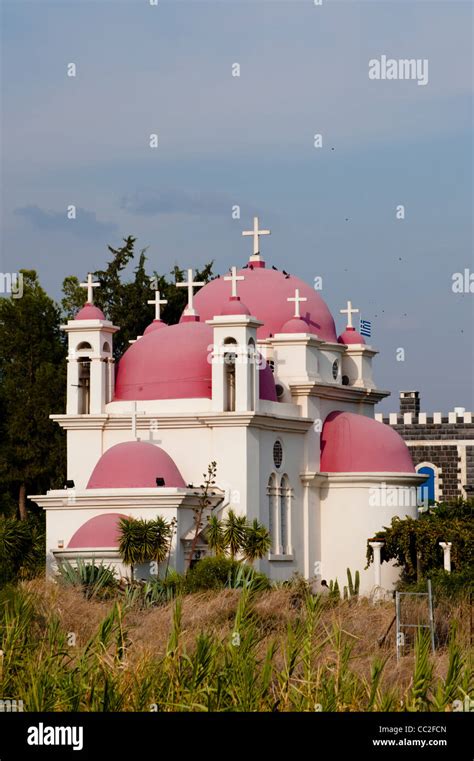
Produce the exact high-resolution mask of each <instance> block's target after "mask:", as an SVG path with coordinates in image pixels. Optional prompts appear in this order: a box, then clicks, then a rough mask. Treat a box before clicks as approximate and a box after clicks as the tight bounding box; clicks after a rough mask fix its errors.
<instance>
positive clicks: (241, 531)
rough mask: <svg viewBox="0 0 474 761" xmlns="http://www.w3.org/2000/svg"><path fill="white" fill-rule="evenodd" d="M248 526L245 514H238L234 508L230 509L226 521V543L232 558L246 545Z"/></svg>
mask: <svg viewBox="0 0 474 761" xmlns="http://www.w3.org/2000/svg"><path fill="white" fill-rule="evenodd" d="M246 528H247V519H246V518H245V515H237V514H236V513H235V512H234V511H233V510H229V512H228V513H227V517H226V519H225V521H224V544H225V546H226V548H227V549H228V551H229V554H230V556H231V558H232V560H234V558H235V556H236V555H237V554H238V553H239V552H240V550H242V548H243V546H244V541H245V531H246Z"/></svg>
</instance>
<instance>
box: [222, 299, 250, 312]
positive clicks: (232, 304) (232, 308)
mask: <svg viewBox="0 0 474 761" xmlns="http://www.w3.org/2000/svg"><path fill="white" fill-rule="evenodd" d="M221 314H223V315H233V314H246V315H250V309H249V308H248V307H246V306H245V304H243V303H242V302H241V300H240V296H231V297H230V299H229V300H228V301H226V303H225V304H224V308H223V309H222V311H221Z"/></svg>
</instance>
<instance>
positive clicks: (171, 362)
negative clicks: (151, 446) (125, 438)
mask: <svg viewBox="0 0 474 761" xmlns="http://www.w3.org/2000/svg"><path fill="white" fill-rule="evenodd" d="M212 346H213V330H212V328H211V326H210V325H206V323H204V322H192V321H191V322H180V323H179V324H178V325H170V326H168V327H167V328H166V330H154V331H152V332H150V333H148V334H147V335H144V336H143V338H140V340H139V341H136V342H135V343H133V344H132V345H131V346H130V348H129V349H127V351H126V352H125V354H124V355H123V357H122V359H121V360H120V362H119V366H118V370H117V378H116V382H115V396H114V400H115V401H119V400H120V401H122V400H137V399H203V398H204V399H211V397H212V363H211V352H212ZM268 370H269V371H270V375H271V379H270V377H268V375H266V376H265V377H264V374H265V372H266V370H265V369H261V370H260V398H261V399H268V400H270V401H276V392H275V382H274V380H273V373H272V372H271V370H270V368H268ZM262 379H263V380H262ZM270 380H271V382H270ZM272 384H273V390H272V388H271V385H272Z"/></svg>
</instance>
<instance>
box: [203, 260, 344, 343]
mask: <svg viewBox="0 0 474 761" xmlns="http://www.w3.org/2000/svg"><path fill="white" fill-rule="evenodd" d="M238 274H239V275H243V276H244V278H245V280H241V281H240V282H239V296H240V298H241V299H242V301H243V303H244V304H245V305H246V306H247V307H248V308H249V310H250V313H251V314H252V315H253V316H254V317H257V319H258V320H261V321H262V322H263V323H264V325H263V326H262V327H261V328H259V329H258V331H257V336H258V338H268V337H269V336H270V334H271V335H275V333H279V332H280V329H281V328H282V326H283V325H284V324H285V323H286V322H288V320H290V319H291V318H292V317H293V316H294V313H295V307H294V304H293V303H292V302H290V301H287V300H286V299H287V298H288V296H294V295H295V288H299V291H300V296H303V297H305V298H306V299H307V301H304V302H302V303H301V305H300V309H301V316H302V317H303V318H304V319H305V320H306V322H307V323H308V333H316V334H317V335H318V336H319V338H321V339H323V340H324V341H334V342H336V341H337V336H336V329H335V326H334V320H333V318H332V315H331V312H330V311H329V309H328V307H327V306H326V304H325V302H324V301H323V299H322V298H321V296H319V294H318V293H317V291H315V290H314V288H311V286H310V285H308V284H307V283H305V282H304V281H303V280H300V279H299V278H298V277H294V276H293V275H291V276H290V277H289V278H286V277H285V275H284V274H283V273H282V272H278V271H276V270H272V269H266V268H264V267H258V268H254V269H253V270H251V269H250V267H249V268H247V269H242V270H239V273H238ZM229 291H230V288H229V283H228V282H227V281H225V280H224V279H223V278H222V277H221V278H216V279H215V280H212V281H211V282H210V283H208V284H207V285H205V286H204V288H201V290H200V291H198V293H197V294H196V296H195V297H194V304H195V307H196V309H197V311H198V312H199V314H200V315H201V320H211V319H212V318H213V317H215V316H216V315H219V314H221V313H222V307H223V305H224V304H225V303H226V302H227V301H228V299H229Z"/></svg>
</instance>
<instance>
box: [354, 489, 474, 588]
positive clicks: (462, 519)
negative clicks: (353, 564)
mask: <svg viewBox="0 0 474 761" xmlns="http://www.w3.org/2000/svg"><path fill="white" fill-rule="evenodd" d="M375 538H376V539H380V540H382V541H383V542H384V544H383V547H382V560H395V561H396V563H397V565H398V566H400V567H401V568H402V569H403V580H404V581H406V582H416V581H420V580H421V579H423V578H426V577H427V575H428V574H430V575H432V574H433V572H434V571H436V570H440V569H442V568H443V550H442V548H441V547H440V546H439V543H440V542H452V547H451V566H452V570H453V571H454V572H461V573H463V572H469V573H470V575H471V577H472V576H474V508H473V506H472V505H471V504H470V503H464V504H454V505H444V504H443V505H438V506H434V507H430V508H429V509H428V510H427V512H425V513H422V514H421V515H420V517H419V518H418V519H416V520H415V519H413V518H404V519H400V518H396V517H395V518H393V519H392V523H391V525H390V526H389V527H386V528H384V530H383V531H379V532H377V534H376V535H375ZM372 560H373V550H372V547H370V545H368V549H367V565H370V563H371V562H372Z"/></svg>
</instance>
